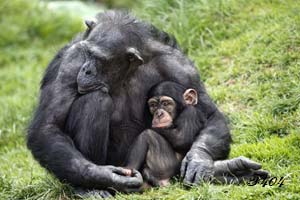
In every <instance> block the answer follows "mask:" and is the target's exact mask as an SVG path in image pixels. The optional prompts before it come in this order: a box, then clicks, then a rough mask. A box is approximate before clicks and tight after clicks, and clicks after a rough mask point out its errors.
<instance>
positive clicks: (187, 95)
mask: <svg viewBox="0 0 300 200" xmlns="http://www.w3.org/2000/svg"><path fill="white" fill-rule="evenodd" d="M183 99H184V101H185V103H186V104H187V105H196V104H197V103H198V94H197V92H196V90H194V89H187V90H186V91H185V92H184V93H183Z"/></svg>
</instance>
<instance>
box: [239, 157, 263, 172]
mask: <svg viewBox="0 0 300 200" xmlns="http://www.w3.org/2000/svg"><path fill="white" fill-rule="evenodd" d="M239 159H240V161H241V163H242V165H243V166H244V167H245V168H248V169H254V170H258V169H261V164H260V163H257V162H254V161H253V160H250V159H249V158H246V157H244V156H240V157H239Z"/></svg>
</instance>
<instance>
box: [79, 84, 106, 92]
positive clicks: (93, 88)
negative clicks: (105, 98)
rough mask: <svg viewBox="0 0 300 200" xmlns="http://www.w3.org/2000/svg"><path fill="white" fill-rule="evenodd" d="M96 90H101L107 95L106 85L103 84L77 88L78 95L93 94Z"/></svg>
mask: <svg viewBox="0 0 300 200" xmlns="http://www.w3.org/2000/svg"><path fill="white" fill-rule="evenodd" d="M96 90H101V91H102V92H104V93H108V85H107V84H105V83H99V84H97V85H92V86H87V87H81V86H78V93H79V94H87V93H89V92H93V91H96Z"/></svg>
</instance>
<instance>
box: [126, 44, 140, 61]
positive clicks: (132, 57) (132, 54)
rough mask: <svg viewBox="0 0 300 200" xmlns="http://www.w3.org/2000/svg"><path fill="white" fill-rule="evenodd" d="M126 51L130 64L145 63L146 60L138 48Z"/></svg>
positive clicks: (130, 48)
mask: <svg viewBox="0 0 300 200" xmlns="http://www.w3.org/2000/svg"><path fill="white" fill-rule="evenodd" d="M126 51H127V55H128V59H129V62H130V63H134V62H138V65H141V64H143V63H144V59H143V58H142V57H141V54H140V52H139V51H138V50H137V49H136V48H133V47H129V48H127V50H126Z"/></svg>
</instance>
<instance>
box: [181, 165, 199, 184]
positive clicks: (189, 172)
mask: <svg viewBox="0 0 300 200" xmlns="http://www.w3.org/2000/svg"><path fill="white" fill-rule="evenodd" d="M196 168H197V166H196V163H193V162H189V163H188V164H187V167H186V172H185V176H184V179H183V182H184V183H186V184H193V183H194V178H195V175H196Z"/></svg>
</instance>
